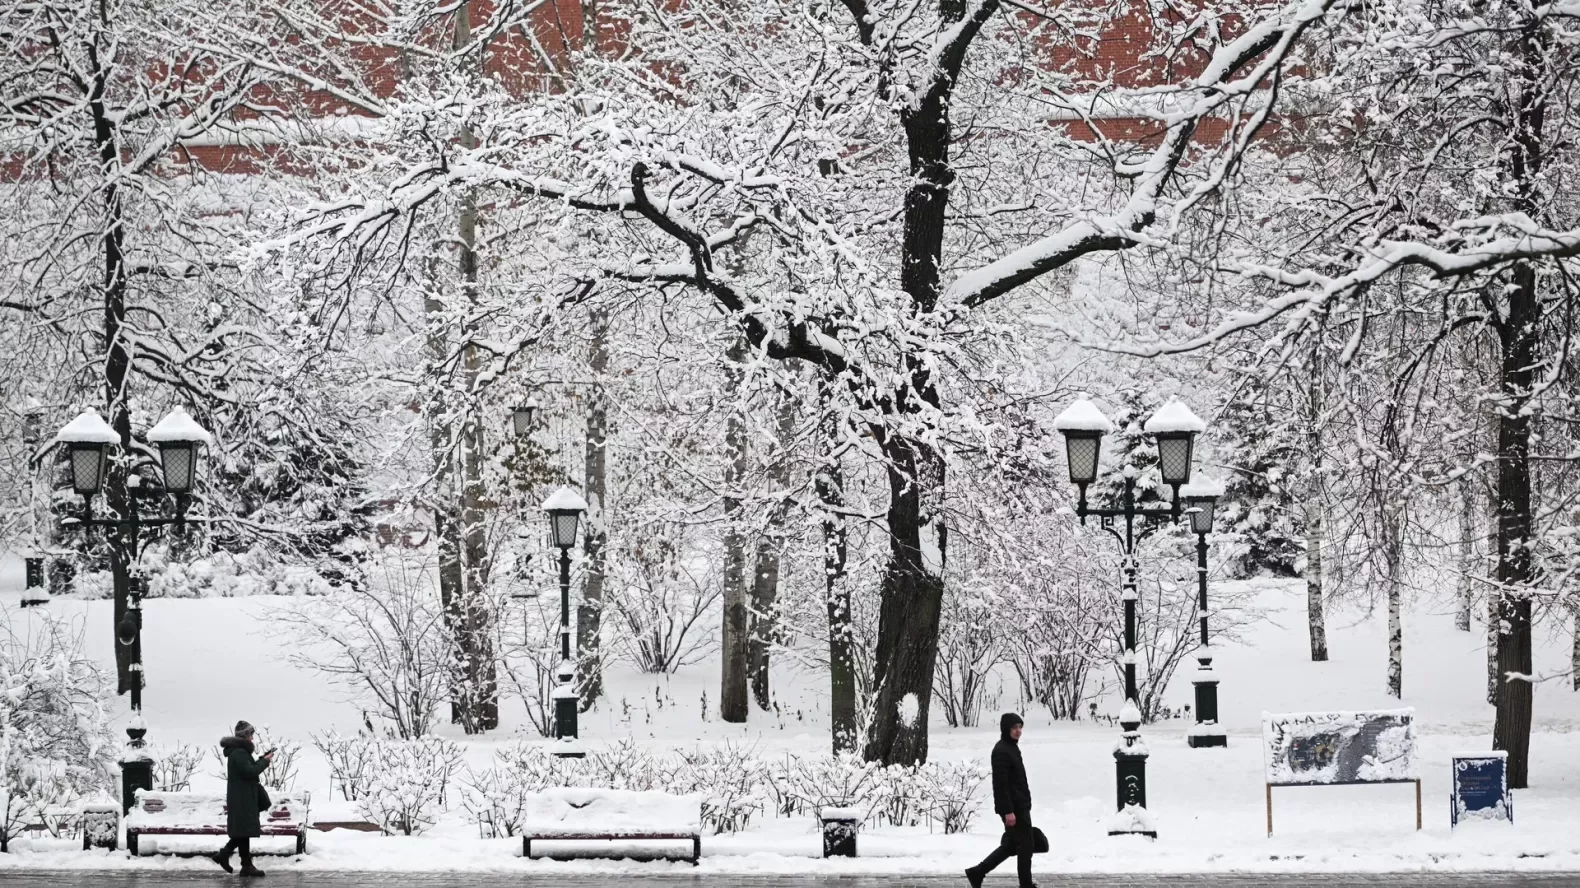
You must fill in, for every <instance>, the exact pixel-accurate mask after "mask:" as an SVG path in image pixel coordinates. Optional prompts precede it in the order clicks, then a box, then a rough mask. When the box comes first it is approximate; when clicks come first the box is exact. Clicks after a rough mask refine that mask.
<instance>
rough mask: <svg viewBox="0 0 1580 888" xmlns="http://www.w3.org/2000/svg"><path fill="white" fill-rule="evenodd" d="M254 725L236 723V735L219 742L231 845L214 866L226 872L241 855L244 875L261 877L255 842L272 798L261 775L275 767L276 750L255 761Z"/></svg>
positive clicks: (215, 857) (226, 823) (218, 855)
mask: <svg viewBox="0 0 1580 888" xmlns="http://www.w3.org/2000/svg"><path fill="white" fill-rule="evenodd" d="M253 733H254V732H253V729H252V725H250V724H248V723H246V722H245V721H239V722H237V723H236V733H235V734H234V735H232V736H230V737H225V738H223V739H221V740H220V741H219V748H220V749H221V750H222V751H223V752H224V753H225V832H226V833H227V834H229V836H230V841H229V842H227V843H225V847H224V849H222V850H221V851H220V852H219V853H218V854H215V855H214V862H215V863H217V864H219V865H220V867H221V868H222V869H224V870H225V872H227V873H229V872H234V870H232V869H231V868H230V855H231V854H232V853H233V852H235V851H238V850H239V851H240V852H241V874H242V875H244V876H261V875H263V870H260V869H258V868H257V867H255V866H253V865H252V841H251V840H252V839H254V838H256V837H258V836H260V835H262V834H263V832H262V830H261V829H259V820H258V815H259V814H260V813H261V812H262V811H263V810H264V809H265V808H267V807H268V806H269V795H268V793H267V792H265V791H264V788H263V784H262V783H260V782H259V780H258V775H260V774H262V773H263V772H264V770H265V769H266V768H268V767H269V765H270V764H272V763H273V758H272V757H273V755H274V750H272V749H271V750H269V751H268V752H266V753H264V754H263V757H262V758H253V757H252V751H253V746H252V738H253Z"/></svg>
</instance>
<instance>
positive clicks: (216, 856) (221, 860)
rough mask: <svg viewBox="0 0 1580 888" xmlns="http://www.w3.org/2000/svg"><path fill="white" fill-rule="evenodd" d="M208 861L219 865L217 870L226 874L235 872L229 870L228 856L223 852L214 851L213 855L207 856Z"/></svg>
mask: <svg viewBox="0 0 1580 888" xmlns="http://www.w3.org/2000/svg"><path fill="white" fill-rule="evenodd" d="M208 859H209V860H212V861H214V862H215V863H217V864H219V868H220V869H222V870H224V871H225V872H227V873H233V872H235V870H233V869H231V867H230V855H229V854H226V853H225V852H224V851H215V852H214V853H213V854H210V855H209V856H208Z"/></svg>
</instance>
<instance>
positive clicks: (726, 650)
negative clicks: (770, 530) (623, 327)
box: [719, 336, 747, 723]
mask: <svg viewBox="0 0 1580 888" xmlns="http://www.w3.org/2000/svg"><path fill="white" fill-rule="evenodd" d="M745 356H746V341H745V339H744V338H742V337H739V336H737V337H736V339H735V340H734V341H733V342H732V343H731V344H730V348H729V353H728V355H727V356H726V358H725V365H724V380H725V381H724V385H725V389H724V390H725V403H727V404H730V405H731V406H730V415H729V418H728V419H727V420H726V421H725V429H724V450H725V458H726V459H727V460H728V462H727V463H726V465H725V469H724V620H723V625H722V627H721V632H722V639H721V645H720V653H721V655H722V659H723V663H722V668H721V670H720V671H721V675H720V687H719V717H720V718H722V719H724V720H725V721H727V722H735V723H741V722H744V721H746V714H747V692H746V635H747V623H746V535H745V533H743V529H742V527H741V524H742V522H743V520H744V515H742V512H743V511H744V510H743V508H742V505H741V486H742V484H744V483H745V479H746V469H747V466H746V419H745V417H744V416H743V415H742V410H741V408H740V407H739V405H736V404H735V403H734V402H735V399H736V398H737V397H738V396H739V393H740V389H741V373H742V371H741V361H742V360H744V359H745Z"/></svg>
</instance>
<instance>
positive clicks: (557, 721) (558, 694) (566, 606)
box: [543, 487, 587, 758]
mask: <svg viewBox="0 0 1580 888" xmlns="http://www.w3.org/2000/svg"><path fill="white" fill-rule="evenodd" d="M543 511H544V512H546V513H547V514H548V516H549V542H550V543H552V544H553V545H554V547H555V548H556V549H559V550H560V665H559V667H558V668H557V669H555V670H554V691H553V693H552V696H553V699H554V738H555V748H554V754H555V755H558V756H564V757H566V758H581V757H582V756H585V755H586V754H587V753H586V752H585V751H584V750H583V749H582V748H581V744H580V743H579V742H578V741H577V737H576V709H577V707H578V705H579V704H580V701H579V700H578V698H577V694H576V661H575V660H573V659H571V549H572V548H574V547H575V546H576V524H577V522H579V521H580V520H581V516H582V513H583V512H585V511H587V501H586V500H584V499H582V498H581V494H578V493H577V492H576V491H574V490H572V489H570V488H569V487H561V488H560V489H559V490H556V491H554V494H553V495H552V496H550V497H549V498H548V499H546V500H544V501H543Z"/></svg>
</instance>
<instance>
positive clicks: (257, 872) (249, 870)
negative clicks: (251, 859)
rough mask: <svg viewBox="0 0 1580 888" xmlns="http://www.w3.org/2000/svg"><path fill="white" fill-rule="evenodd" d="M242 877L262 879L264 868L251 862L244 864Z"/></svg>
mask: <svg viewBox="0 0 1580 888" xmlns="http://www.w3.org/2000/svg"><path fill="white" fill-rule="evenodd" d="M241 877H242V878H244V879H261V878H263V870H261V869H258V868H257V867H255V866H253V865H252V864H250V863H246V864H242V867H241Z"/></svg>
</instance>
